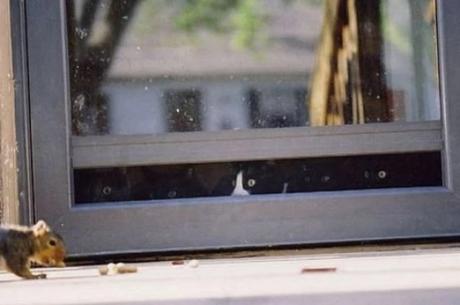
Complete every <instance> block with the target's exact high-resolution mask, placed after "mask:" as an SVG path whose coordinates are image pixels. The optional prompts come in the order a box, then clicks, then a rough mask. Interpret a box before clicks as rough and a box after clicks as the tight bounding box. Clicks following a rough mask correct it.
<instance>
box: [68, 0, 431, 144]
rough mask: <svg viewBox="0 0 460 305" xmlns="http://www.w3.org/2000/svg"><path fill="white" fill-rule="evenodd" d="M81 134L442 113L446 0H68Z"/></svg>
mask: <svg viewBox="0 0 460 305" xmlns="http://www.w3.org/2000/svg"><path fill="white" fill-rule="evenodd" d="M66 3H67V23H68V41H69V64H70V82H71V83H70V88H71V101H72V128H73V134H74V135H105V134H117V135H119V134H128V135H130V134H158V133H167V132H191V131H194V132H196V131H212V130H224V129H229V130H234V129H248V128H286V127H296V126H324V125H344V124H363V123H373V122H397V121H402V122H406V121H426V120H439V119H440V110H439V89H438V79H437V78H438V74H437V63H436V36H435V34H436V29H435V24H436V22H435V15H436V14H435V1H434V0H365V1H362V0H324V1H321V0H246V1H243V0H214V1H208V0H187V1H167V0H146V1H138V0H131V1H126V0H112V1H110V0H69V1H67V2H66Z"/></svg>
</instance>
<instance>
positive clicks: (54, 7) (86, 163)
mask: <svg viewBox="0 0 460 305" xmlns="http://www.w3.org/2000/svg"><path fill="white" fill-rule="evenodd" d="M25 3H26V13H27V15H26V20H27V46H28V58H27V60H28V63H29V92H30V111H31V114H30V116H31V140H32V149H33V154H32V156H33V159H32V161H33V181H34V184H33V187H34V188H33V189H34V199H35V218H36V219H38V218H44V219H46V220H47V221H48V222H50V223H51V225H52V226H53V227H55V228H56V229H58V230H59V231H60V232H61V233H62V235H63V236H64V238H65V239H66V242H67V244H68V247H69V252H70V255H71V256H82V255H83V256H87V255H99V254H108V253H132V252H162V251H172V250H199V249H222V248H239V247H243V248H247V247H254V246H270V245H293V244H313V243H325V242H347V241H369V240H388V239H401V238H427V237H446V236H449V237H452V236H459V235H460V221H459V219H460V194H459V192H460V153H459V152H458V151H459V148H460V124H458V123H456V122H455V120H456V118H458V117H460V103H456V97H458V96H460V92H459V91H460V86H458V85H457V84H458V83H459V82H460V69H456V65H455V63H456V62H457V61H458V59H457V54H460V20H458V18H457V17H456V14H455V12H458V11H460V2H458V1H438V31H439V35H438V37H439V61H440V76H441V93H442V98H441V100H442V109H443V119H442V123H437V122H427V123H419V124H415V125H410V124H408V125H403V126H401V125H399V126H398V125H393V124H388V125H387V126H388V127H385V126H382V124H376V125H369V126H345V127H341V128H339V129H337V128H336V129H334V128H329V127H325V129H318V130H319V131H315V129H308V128H306V129H304V131H306V134H307V135H310V136H311V137H313V136H316V137H321V138H322V139H324V138H329V139H334V138H335V139H336V140H337V137H338V136H339V135H338V134H340V139H341V141H340V143H351V145H349V146H350V147H349V148H343V147H341V149H339V150H338V153H336V155H347V154H357V153H359V152H361V151H360V149H356V147H358V148H359V147H361V149H362V148H363V147H365V144H366V139H367V140H369V139H371V138H372V139H374V140H373V141H374V143H377V144H375V146H374V150H373V151H372V152H381V151H382V150H380V148H382V149H383V147H388V146H385V144H388V143H390V144H391V145H390V147H391V152H410V151H423V150H439V151H442V153H443V159H444V169H443V172H444V173H445V187H427V188H408V189H382V190H363V191H337V192H321V193H309V194H308V193H307V194H283V195H260V196H248V197H228V198H227V197H223V198H204V199H203V198H197V199H178V200H166V201H155V202H154V203H152V202H148V201H146V202H124V203H107V204H94V205H85V206H74V205H73V202H72V197H73V195H72V185H73V184H72V169H73V166H76V167H96V166H99V165H101V164H102V165H105V166H107V165H133V164H145V163H149V162H154V163H158V164H162V163H164V162H170V161H171V160H170V159H167V158H166V157H165V159H158V160H149V159H148V157H147V156H148V155H149V154H150V153H152V150H154V149H156V146H155V145H158V143H157V142H158V138H151V137H148V139H147V140H146V139H143V141H142V139H141V140H139V139H138V140H139V142H138V143H137V144H139V143H141V144H143V145H141V147H142V148H141V150H143V151H145V153H144V155H141V156H136V157H130V158H131V159H129V160H128V159H124V158H120V157H117V149H119V150H123V149H125V148H126V147H130V145H132V143H135V144H136V138H135V137H132V138H125V140H123V139H116V138H110V137H109V138H103V139H99V138H91V137H90V138H87V139H83V138H76V137H72V136H71V128H70V111H69V107H70V106H69V105H70V103H69V80H68V63H67V56H66V54H67V49H66V48H67V41H66V28H65V25H66V22H65V1H64V0H60V1H55V2H52V3H50V2H48V1H26V2H25ZM456 29H458V30H456ZM349 127H350V128H349ZM406 127H407V128H406ZM292 130H293V131H270V130H263V131H257V132H255V133H254V132H252V131H251V132H250V133H249V137H254V138H256V140H257V141H262V140H261V139H263V140H264V141H265V142H263V143H265V144H266V147H265V148H264V149H263V150H261V152H258V154H259V155H258V157H260V158H262V157H263V158H266V157H277V156H279V155H280V154H282V153H281V152H280V151H277V150H276V149H275V147H276V146H277V144H279V143H280V142H277V141H278V140H270V139H268V140H267V136H268V135H270V134H271V132H275V133H277V132H278V133H283V134H284V136H283V137H281V138H280V139H284V140H286V139H288V140H289V139H291V140H292V141H293V139H294V138H295V135H293V134H292V133H294V134H295V133H296V132H298V130H297V129H295V128H294V129H292ZM296 130H297V131H296ZM340 130H342V131H340ZM385 130H386V131H387V132H386V133H385ZM388 130H390V131H391V130H392V132H389V133H390V134H391V136H390V138H389V139H388V137H387V138H386V137H385V136H384V135H385V134H387V135H388ZM414 132H415V133H416V134H414ZM202 136H203V135H197V137H198V138H199V137H202ZM204 136H206V135H204ZM172 137H173V138H171V137H168V138H167V139H164V142H166V143H170V142H171V141H173V140H174V137H175V136H174V135H173V136H172ZM179 137H180V136H179ZM225 137H227V135H225ZM228 137H230V138H231V137H233V136H228ZM242 137H243V138H245V137H248V136H244V135H243V136H242ZM171 139H172V140H171ZM245 139H247V138H245ZM177 140H178V141H176V142H175V145H181V139H177ZM211 140H213V139H211ZM227 140H228V141H235V139H227ZM240 140H241V139H240ZM304 140H305V141H307V142H308V141H309V137H308V136H307V137H304ZM310 140H311V139H310ZM104 141H108V142H110V141H112V144H114V145H112V146H114V147H115V148H114V147H111V148H109V149H108V150H107V147H106V146H107V145H102V144H104ZM123 141H125V142H123ZM133 141H134V142H133ZM168 141H169V142H168ZM267 141H268V142H267ZM281 141H282V140H281ZM378 141H382V142H381V143H378ZM173 142H174V141H173ZM326 142H327V145H324V146H321V145H316V146H314V147H313V148H311V149H313V150H309V148H308V147H307V146H308V145H304V146H302V145H301V146H299V147H298V150H296V152H295V155H296V156H300V155H304V156H313V155H323V153H324V154H326V155H327V154H328V153H329V154H330V153H331V151H330V149H331V145H333V144H334V142H333V141H332V140H326ZM122 143H124V144H123V145H120V144H122ZM130 143H131V144H130ZM211 143H212V141H211ZM398 143H399V144H398ZM187 145H188V144H187ZM212 145H216V146H215V147H219V145H218V144H216V143H215V142H214V143H213V144H212ZM224 145H225V144H224ZM337 145H338V144H337ZM131 147H132V146H131ZM175 147H177V146H175ZM91 149H95V150H98V151H96V152H95V151H93V150H91ZM104 149H105V150H104ZM304 149H305V154H303V153H302V151H303V150H304ZM168 151H171V148H167V149H165V152H168ZM132 152H133V149H127V151H126V152H125V153H124V154H125V155H126V156H129V155H130V154H131V153H132ZM284 154H285V155H283V157H286V156H288V154H289V152H287V153H286V152H284ZM91 155H94V158H92V157H91ZM118 155H119V154H118ZM166 155H167V154H166ZM104 156H107V158H106V160H109V161H104V159H105V158H104ZM227 156H228V154H227V155H225V154H223V153H222V152H221V153H218V154H215V155H213V156H209V154H208V155H207V157H208V159H206V160H210V159H212V161H216V160H227V159H228V157H227ZM248 156H249V153H247V152H246V153H242V154H241V155H239V156H237V157H233V158H231V159H235V158H236V159H238V160H244V159H246V158H247V157H248ZM176 157H178V156H176ZM211 157H212V158H211ZM178 158H179V157H178ZM183 158H184V160H180V162H187V161H190V160H189V159H187V157H185V155H184V156H183ZM174 160H176V159H174ZM104 162H106V163H104Z"/></svg>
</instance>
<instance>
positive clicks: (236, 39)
mask: <svg viewBox="0 0 460 305" xmlns="http://www.w3.org/2000/svg"><path fill="white" fill-rule="evenodd" d="M232 21H233V26H234V34H233V39H232V43H233V45H234V46H235V47H237V48H239V49H255V48H256V46H257V45H258V43H260V42H262V41H263V40H264V39H263V35H262V33H261V32H262V31H261V30H262V29H263V28H264V25H265V22H266V18H264V16H263V14H262V12H261V8H260V6H259V3H258V0H246V1H240V2H239V5H238V7H237V10H236V13H235V15H234V18H233V20H232Z"/></svg>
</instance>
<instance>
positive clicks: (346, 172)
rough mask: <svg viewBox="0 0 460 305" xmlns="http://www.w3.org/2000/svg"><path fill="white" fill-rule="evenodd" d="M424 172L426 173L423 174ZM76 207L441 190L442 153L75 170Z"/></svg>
mask: <svg viewBox="0 0 460 305" xmlns="http://www.w3.org/2000/svg"><path fill="white" fill-rule="evenodd" d="M420 173H423V174H420ZM74 181H75V203H76V204H84V203H95V202H113V201H139V200H159V199H177V198H194V197H195V198H196V197H217V196H245V195H256V194H284V193H304V192H318V191H338V190H359V189H379V188H395V187H398V188H401V187H417V186H441V185H442V174H441V157H440V153H436V152H433V153H419V154H400V155H399V154H395V155H367V156H352V157H335V158H309V159H291V160H266V161H247V162H228V163H209V164H181V165H158V166H136V167H118V168H98V169H77V170H75V171H74Z"/></svg>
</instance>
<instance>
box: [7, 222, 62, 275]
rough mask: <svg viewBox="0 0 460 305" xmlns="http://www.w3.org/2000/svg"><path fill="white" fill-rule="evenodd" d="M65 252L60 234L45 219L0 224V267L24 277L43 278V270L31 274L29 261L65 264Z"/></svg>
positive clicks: (48, 264) (41, 263)
mask: <svg viewBox="0 0 460 305" xmlns="http://www.w3.org/2000/svg"><path fill="white" fill-rule="evenodd" d="M65 255H66V250H65V245H64V241H63V239H62V237H61V236H60V235H59V234H57V233H55V232H53V231H52V230H51V229H50V227H49V226H48V225H47V224H46V222H45V221H43V220H39V221H38V222H37V223H36V224H35V225H33V226H31V227H26V226H0V268H2V269H6V270H7V271H9V272H11V273H14V274H16V275H17V276H19V277H22V278H24V279H45V278H46V274H44V273H40V274H36V275H34V274H32V272H31V271H30V264H31V263H36V264H38V265H42V266H47V267H64V266H65V264H64V258H65Z"/></svg>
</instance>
